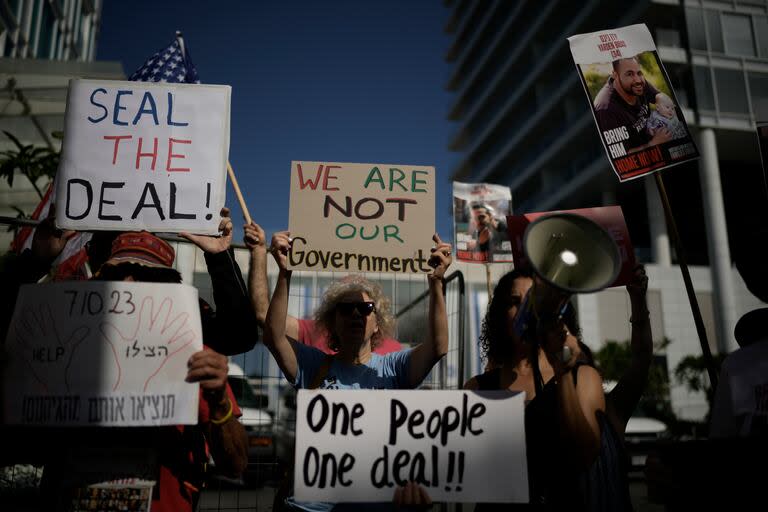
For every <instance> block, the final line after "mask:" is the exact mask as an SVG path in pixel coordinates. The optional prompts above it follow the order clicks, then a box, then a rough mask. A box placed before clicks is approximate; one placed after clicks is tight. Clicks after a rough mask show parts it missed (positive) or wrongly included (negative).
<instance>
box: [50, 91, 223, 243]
mask: <svg viewBox="0 0 768 512" xmlns="http://www.w3.org/2000/svg"><path fill="white" fill-rule="evenodd" d="M229 99H230V87H229V86H223V85H189V84H165V83H150V82H118V81H99V80H71V81H70V83H69V93H68V95H67V112H66V118H65V124H64V130H65V132H64V133H65V137H64V145H63V149H62V155H61V162H60V164H59V170H58V174H57V176H56V224H57V225H58V226H59V227H61V228H66V229H77V230H120V231H134V230H136V231H138V230H147V231H165V232H181V231H188V232H191V233H200V234H215V233H216V232H217V230H218V225H219V211H220V210H221V208H222V206H224V200H225V193H226V181H225V179H226V178H225V177H226V166H227V156H228V153H229Z"/></svg>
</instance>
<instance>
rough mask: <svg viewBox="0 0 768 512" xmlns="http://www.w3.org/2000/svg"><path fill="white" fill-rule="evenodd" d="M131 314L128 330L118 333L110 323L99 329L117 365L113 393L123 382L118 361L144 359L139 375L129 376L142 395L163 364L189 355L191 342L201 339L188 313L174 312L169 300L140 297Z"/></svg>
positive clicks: (118, 330) (102, 325)
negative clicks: (141, 386) (133, 320)
mask: <svg viewBox="0 0 768 512" xmlns="http://www.w3.org/2000/svg"><path fill="white" fill-rule="evenodd" d="M134 311H136V315H135V323H134V325H133V328H132V329H128V330H127V331H126V330H120V329H118V328H117V327H116V326H115V325H113V324H112V323H110V322H103V323H102V324H101V325H100V327H99V330H100V331H101V334H102V336H103V337H104V339H105V340H106V341H107V342H108V343H109V345H110V346H111V348H112V353H113V355H114V359H115V364H116V365H117V375H116V378H115V382H114V384H113V386H112V390H113V391H115V390H117V389H118V388H119V387H120V385H121V383H122V381H123V375H122V365H121V364H120V363H121V361H125V360H128V359H135V358H142V359H144V360H145V362H146V364H142V365H140V366H139V367H140V368H141V369H142V374H141V375H139V376H136V375H131V376H130V377H131V379H132V380H136V379H138V381H140V382H141V383H143V391H145V392H146V391H147V388H148V387H149V384H150V382H151V381H152V379H153V378H154V377H155V376H156V375H157V374H158V373H160V371H161V370H162V369H163V367H164V366H165V365H166V363H167V362H168V361H169V360H170V359H172V358H175V357H180V355H183V353H185V352H189V351H190V350H191V345H192V343H193V342H194V341H195V340H197V339H200V336H201V335H200V333H198V332H196V331H195V330H194V327H193V326H192V325H191V322H190V318H189V313H179V312H178V310H177V309H174V301H173V299H172V298H171V297H164V298H163V297H157V298H156V297H153V296H147V297H144V300H143V301H142V302H141V305H140V306H139V307H138V308H136V309H135V310H134ZM128 316H130V314H129V315H128ZM134 366H135V365H134Z"/></svg>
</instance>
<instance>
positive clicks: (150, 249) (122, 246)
mask: <svg viewBox="0 0 768 512" xmlns="http://www.w3.org/2000/svg"><path fill="white" fill-rule="evenodd" d="M175 257H176V253H175V252H174V251H173V247H171V246H170V244H168V242H166V241H165V240H161V239H160V238H158V237H156V236H155V235H153V234H152V233H148V232H146V231H141V232H128V233H122V234H120V235H118V237H117V238H115V241H114V242H112V252H111V254H110V255H109V259H108V260H107V261H106V262H105V263H104V265H120V264H121V263H136V264H138V265H144V266H147V267H156V268H173V260H174V259H175Z"/></svg>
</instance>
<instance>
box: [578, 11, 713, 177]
mask: <svg viewBox="0 0 768 512" xmlns="http://www.w3.org/2000/svg"><path fill="white" fill-rule="evenodd" d="M568 41H569V43H570V46H571V54H572V55H573V60H574V62H575V64H576V69H577V70H578V73H579V78H580V79H581V82H582V85H583V86H584V91H585V92H586V93H587V97H588V98H589V102H590V107H591V108H592V114H593V116H594V119H595V124H596V125H597V129H598V132H599V134H600V140H601V141H602V143H603V146H604V148H605V152H606V154H607V155H608V160H609V161H610V162H611V167H613V170H614V172H615V173H616V175H617V176H618V178H619V180H620V181H626V180H630V179H634V178H638V177H641V176H644V175H646V174H649V173H651V172H654V171H658V170H661V169H664V168H666V167H671V166H673V165H677V164H680V163H683V162H686V161H688V160H692V159H695V158H698V156H699V152H698V150H697V148H696V145H695V144H694V142H693V139H692V138H691V133H690V130H689V129H688V125H687V123H686V122H685V118H684V117H683V112H682V110H681V108H680V103H679V102H678V101H677V98H676V96H675V92H674V90H673V89H672V85H671V84H670V81H669V77H668V76H667V73H666V71H665V70H664V66H663V64H662V62H661V59H660V58H659V54H658V52H657V51H656V45H655V44H654V42H653V37H652V36H651V33H650V32H649V31H648V27H646V26H645V25H644V24H639V25H631V26H628V27H622V28H616V29H609V30H602V31H600V32H593V33H591V34H580V35H575V36H571V37H569V38H568Z"/></svg>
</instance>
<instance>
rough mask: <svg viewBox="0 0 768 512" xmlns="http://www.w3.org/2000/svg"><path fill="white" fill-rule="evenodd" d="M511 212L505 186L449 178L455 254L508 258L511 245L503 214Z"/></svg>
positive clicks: (478, 259)
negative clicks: (464, 181) (451, 190)
mask: <svg viewBox="0 0 768 512" xmlns="http://www.w3.org/2000/svg"><path fill="white" fill-rule="evenodd" d="M511 213H512V192H511V191H510V189H509V187H504V186H502V185H493V184H489V183H459V182H457V181H454V182H453V232H454V245H455V246H456V258H457V259H458V260H460V261H469V262H476V263H477V262H479V263H485V262H510V261H512V245H511V244H510V242H509V235H508V234H507V224H506V218H507V215H510V214H511Z"/></svg>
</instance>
